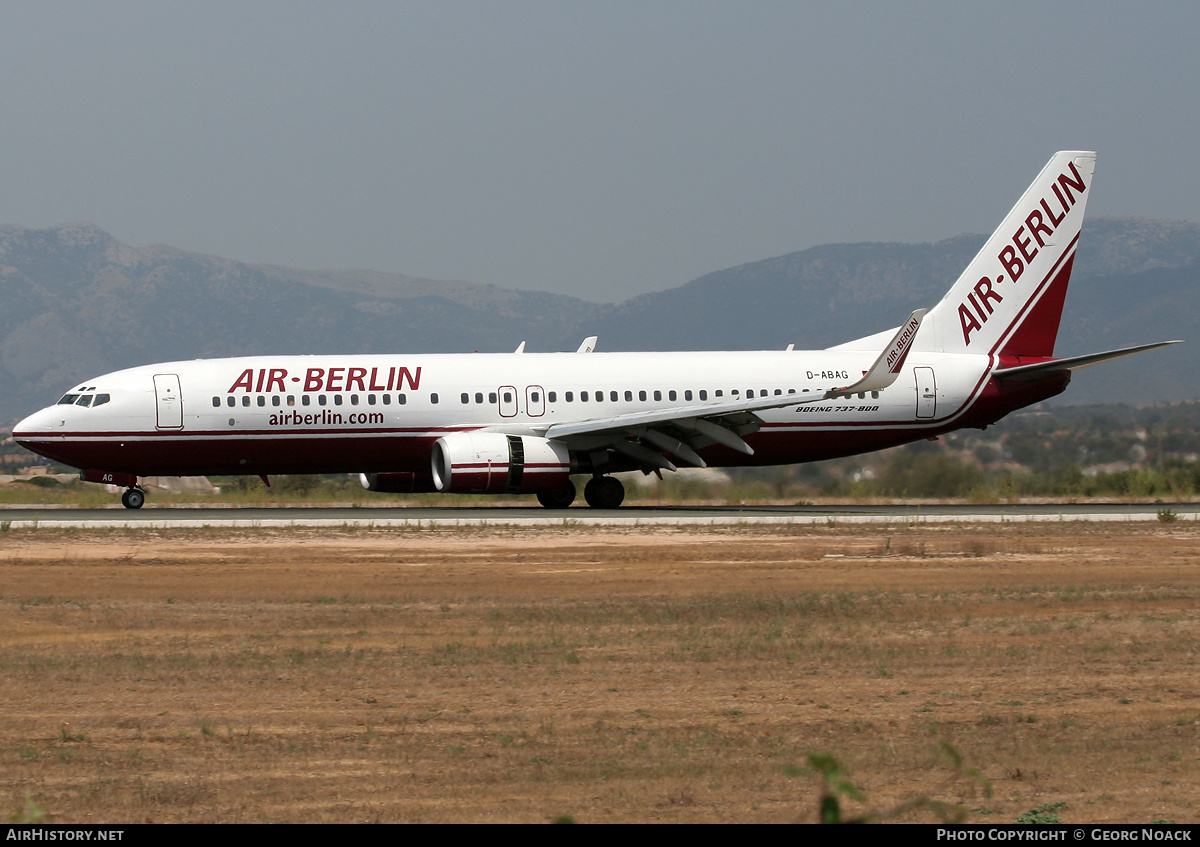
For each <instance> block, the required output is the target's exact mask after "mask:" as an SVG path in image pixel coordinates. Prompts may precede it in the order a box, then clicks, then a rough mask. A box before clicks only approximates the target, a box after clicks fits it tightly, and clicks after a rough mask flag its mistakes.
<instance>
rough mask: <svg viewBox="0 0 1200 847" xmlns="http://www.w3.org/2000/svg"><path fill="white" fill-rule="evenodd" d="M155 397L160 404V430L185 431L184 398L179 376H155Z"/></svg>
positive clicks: (158, 422)
mask: <svg viewBox="0 0 1200 847" xmlns="http://www.w3.org/2000/svg"><path fill="white" fill-rule="evenodd" d="M154 396H155V401H156V402H157V404H158V418H157V426H158V428H159V429H183V397H182V396H180V392H179V376H178V375H177V374H155V375H154Z"/></svg>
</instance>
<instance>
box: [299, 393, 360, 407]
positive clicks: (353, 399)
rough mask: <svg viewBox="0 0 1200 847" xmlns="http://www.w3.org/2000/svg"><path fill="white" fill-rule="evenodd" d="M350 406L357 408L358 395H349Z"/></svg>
mask: <svg viewBox="0 0 1200 847" xmlns="http://www.w3.org/2000/svg"><path fill="white" fill-rule="evenodd" d="M291 399H292V398H291V397H289V398H288V400H291ZM288 405H289V406H290V405H291V403H288ZM350 405H351V406H357V405H358V395H357V394H351V395H350Z"/></svg>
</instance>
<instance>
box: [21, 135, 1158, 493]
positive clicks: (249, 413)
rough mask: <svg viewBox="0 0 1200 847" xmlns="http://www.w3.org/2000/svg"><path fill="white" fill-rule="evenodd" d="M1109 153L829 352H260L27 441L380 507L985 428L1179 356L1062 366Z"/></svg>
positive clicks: (75, 454) (145, 384)
mask: <svg viewBox="0 0 1200 847" xmlns="http://www.w3.org/2000/svg"><path fill="white" fill-rule="evenodd" d="M1095 163H1096V155H1095V154H1094V153H1089V152H1078V151H1068V152H1061V153H1057V154H1055V156H1054V157H1053V158H1052V159H1051V160H1050V162H1049V164H1047V165H1046V167H1045V168H1044V169H1043V170H1042V172H1041V173H1040V174H1039V175H1038V177H1037V179H1036V180H1034V182H1033V184H1032V185H1031V186H1030V187H1029V189H1028V190H1027V191H1026V192H1025V194H1024V195H1023V196H1022V197H1021V199H1020V200H1019V201H1018V202H1017V205H1016V206H1015V207H1013V209H1012V211H1011V212H1009V214H1008V215H1007V217H1005V218H1004V221H1003V222H1002V223H1001V224H1000V227H999V228H998V229H997V230H996V231H995V233H993V235H992V236H991V237H990V238H989V239H988V241H987V243H986V244H985V245H984V247H983V249H981V250H980V251H979V254H978V255H977V256H976V257H975V258H974V260H972V262H971V263H970V265H968V267H967V269H966V270H965V271H964V272H963V274H962V275H961V276H960V277H959V279H958V281H957V282H955V284H954V285H953V287H951V289H950V291H949V292H948V293H947V294H946V296H945V297H944V298H943V299H942V300H941V302H939V303H938V304H937V305H936V306H934V307H933V308H932V309H929V310H928V311H927V310H925V309H920V310H918V311H915V312H913V313H912V315H910V316H909V318H908V319H907V320H906V321H904V323H903V324H902V325H901V326H900V327H898V328H896V329H892V330H888V331H886V332H882V333H878V334H876V335H871V336H867V337H865V338H860V339H858V340H856V341H851V342H848V343H846V344H841V345H839V346H836V347H831V348H828V349H825V350H809V351H799V350H793V349H792V348H791V347H790V346H789V347H788V349H787V350H782V351H769V352H725V353H713V352H704V353H592V352H591V350H592V347H593V346H594V344H595V339H594V338H589V339H587V340H586V341H584V343H583V345H582V346H581V347H580V348H579V350H578V351H577V352H575V353H545V354H535V353H524V352H523V348H524V345H523V344H522V346H521V348H518V351H517V352H516V353H507V354H478V353H476V354H455V355H409V354H405V355H385V356H262V357H254V358H243V359H224V360H199V361H191V362H169V363H166V364H160V365H149V366H146V367H138V368H132V369H129V370H124V371H117V372H116V373H110V374H106V375H104V376H100V377H96V378H95V379H89V380H87V381H86V382H84V383H83V384H82V385H79V386H77V387H75V388H73V389H71V390H70V391H69V392H67V393H66V394H65V395H63V397H62V399H60V400H59V401H58V403H56V404H55V405H53V406H50V407H48V408H45V409H42V410H41V411H39V412H36V413H34V414H32V415H30V416H29V417H28V418H26V419H25V420H23V421H21V423H20V424H18V425H17V427H16V428H15V429H14V431H13V437H14V438H15V439H16V441H17V442H19V443H20V444H22V445H24V446H25V447H27V448H29V449H30V450H33V451H34V452H36V453H40V454H41V455H43V456H46V457H47V458H50V459H52V460H54V461H56V462H62V463H64V464H67V465H71V466H74V467H77V468H81V469H82V473H81V476H82V477H83V479H85V480H89V481H92V482H107V483H112V484H116V485H118V486H122V487H124V488H125V489H126V490H125V493H124V496H123V497H122V502H123V503H124V504H125V505H126V506H127V507H129V508H135V509H136V508H138V507H140V506H141V505H142V503H143V502H144V500H145V496H144V493H143V490H142V489H141V488H140V487H139V485H138V478H139V477H146V476H176V475H180V476H181V475H190V474H257V475H259V476H262V477H263V478H264V479H269V476H270V475H272V474H293V473H341V472H350V473H360V474H361V475H362V481H363V485H364V486H365V487H367V488H368V489H371V490H373V491H389V492H399V491H412V492H417V491H441V492H463V493H477V494H536V495H537V497H538V499H539V501H541V503H542V504H543V505H545V506H548V507H551V508H555V507H558V508H561V507H565V506H569V505H570V504H571V503H572V501H573V500H574V499H575V486H574V484H573V482H572V481H571V479H570V478H571V476H573V475H576V474H582V475H587V476H589V477H590V479H589V481H588V483H587V485H586V487H585V489H584V494H585V498H586V500H587V502H588V503H589V504H590V505H592V506H597V507H601V508H612V507H616V506H618V505H620V503H621V501H622V499H623V498H624V489H623V488H622V486H621V483H620V481H619V480H617V479H616V478H615V477H613V476H611V474H612V473H614V472H618V471H629V470H641V471H643V472H654V471H659V472H661V471H663V470H667V471H672V470H675V469H676V467H677V466H678V465H690V466H695V467H705V466H737V465H775V464H787V463H793V462H810V461H814V460H818V459H829V458H834V457H837V456H847V455H851V454H854V453H862V452H867V451H871V450H878V449H880V448H884V447H890V446H893V445H896V444H904V443H906V442H910V441H917V440H920V439H923V438H929V437H931V436H935V435H938V434H940V433H945V432H949V431H951V430H956V429H960V428H963V427H984V426H987V425H988V424H991V423H994V422H995V421H997V420H999V419H1000V418H1002V417H1004V416H1005V415H1006V414H1008V413H1009V412H1011V411H1013V410H1015V409H1019V408H1022V407H1024V406H1028V405H1029V404H1031V403H1036V402H1038V401H1040V400H1044V399H1046V398H1047V397H1052V396H1054V395H1056V394H1058V393H1060V392H1061V391H1062V390H1063V389H1064V388H1066V386H1067V383H1068V382H1069V381H1070V378H1071V371H1073V370H1075V369H1076V368H1081V367H1085V366H1087V365H1092V364H1096V363H1098V362H1102V361H1106V360H1108V359H1114V358H1117V357H1119V356H1126V355H1130V354H1132V353H1137V352H1141V351H1143V350H1149V349H1152V348H1155V347H1161V346H1163V344H1169V343H1173V342H1160V343H1158V344H1147V345H1144V346H1141V347H1132V348H1126V349H1122V350H1112V351H1108V352H1104V353H1097V354H1094V355H1090V356H1079V357H1074V358H1068V359H1061V358H1058V359H1056V358H1054V342H1055V337H1056V336H1057V334H1058V325H1059V319H1060V317H1061V314H1062V307H1063V298H1064V297H1065V295H1066V290H1067V282H1068V280H1069V278H1070V275H1071V266H1072V263H1073V261H1074V258H1075V250H1076V246H1077V244H1078V241H1079V232H1080V226H1081V224H1082V222H1083V216H1084V207H1085V205H1086V203H1087V199H1088V196H1089V194H1090V191H1091V185H1092V173H1093V170H1094V168H1095Z"/></svg>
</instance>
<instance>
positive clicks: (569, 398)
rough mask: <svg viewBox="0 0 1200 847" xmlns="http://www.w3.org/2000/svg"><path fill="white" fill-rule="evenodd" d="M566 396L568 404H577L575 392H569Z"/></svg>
mask: <svg viewBox="0 0 1200 847" xmlns="http://www.w3.org/2000/svg"><path fill="white" fill-rule="evenodd" d="M565 396H566V398H567V402H568V403H574V402H575V392H573V391H568V392H567V393H566V395H565Z"/></svg>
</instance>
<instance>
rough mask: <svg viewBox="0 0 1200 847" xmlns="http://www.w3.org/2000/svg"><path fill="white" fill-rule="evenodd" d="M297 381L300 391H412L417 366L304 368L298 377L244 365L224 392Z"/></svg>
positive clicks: (263, 389)
mask: <svg viewBox="0 0 1200 847" xmlns="http://www.w3.org/2000/svg"><path fill="white" fill-rule="evenodd" d="M289 382H290V383H293V385H292V386H288V383H289ZM301 382H302V383H303V385H302V386H301V388H300V390H301V391H402V390H403V389H404V386H405V385H407V386H408V388H409V390H411V391H416V390H418V389H419V388H420V387H421V369H420V368H413V369H412V370H409V369H408V368H399V367H391V368H387V369H386V372H385V369H384V368H369V369H368V368H353V367H344V368H308V369H307V370H306V371H305V372H304V376H303V377H299V376H290V375H289V374H288V371H287V368H246V370H244V371H242V375H241V376H239V377H238V378H237V379H236V380H234V383H233V385H231V386H229V390H228V391H226V392H225V393H226V394H232V393H233V392H235V391H245V392H247V393H249V392H266V393H268V394H269V393H270V392H272V391H295V390H296V387H295V385H294V384H295V383H301Z"/></svg>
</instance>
